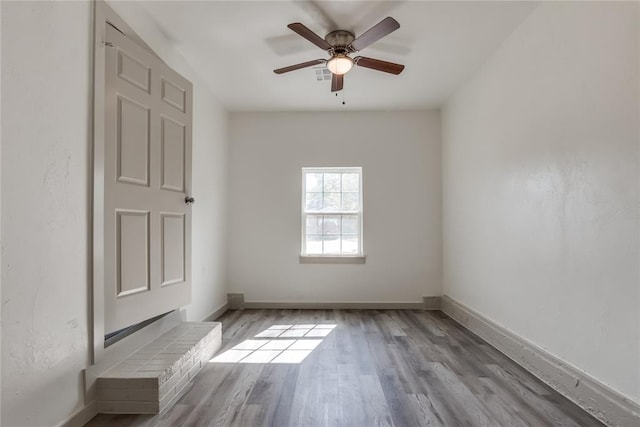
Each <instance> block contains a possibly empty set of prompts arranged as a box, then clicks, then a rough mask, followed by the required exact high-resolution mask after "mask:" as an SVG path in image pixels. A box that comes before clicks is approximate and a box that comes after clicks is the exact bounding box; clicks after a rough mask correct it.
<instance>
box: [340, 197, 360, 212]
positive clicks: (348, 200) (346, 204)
mask: <svg viewBox="0 0 640 427" xmlns="http://www.w3.org/2000/svg"><path fill="white" fill-rule="evenodd" d="M359 209H360V194H359V193H342V210H343V211H347V212H349V211H350V212H357V211H358V210H359Z"/></svg>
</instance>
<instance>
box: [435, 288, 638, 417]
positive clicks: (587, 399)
mask: <svg viewBox="0 0 640 427" xmlns="http://www.w3.org/2000/svg"><path fill="white" fill-rule="evenodd" d="M441 310H442V311H443V312H444V313H445V314H447V315H448V316H449V317H451V318H452V319H453V320H455V321H456V322H458V323H459V324H460V325H462V326H463V327H465V328H467V329H468V330H470V331H471V332H473V333H474V334H476V335H478V336H479V337H480V338H482V339H483V340H485V341H486V342H488V343H489V344H491V345H492V346H494V347H495V348H496V349H498V350H499V351H501V352H502V353H504V354H505V355H506V356H507V357H509V358H510V359H512V360H513V361H514V362H516V363H517V364H518V365H520V366H522V367H523V368H524V369H526V370H527V371H529V372H531V373H532V374H533V375H535V376H536V377H537V378H539V379H540V380H541V381H543V382H544V383H546V384H547V385H549V386H550V387H551V388H553V389H554V390H556V391H557V392H559V393H560V394H562V395H563V396H565V397H567V398H568V399H569V400H571V401H573V402H574V403H576V404H577V405H578V406H580V407H581V408H582V409H584V410H585V411H587V412H588V413H590V414H591V415H593V416H594V417H596V418H598V419H599V420H600V421H602V422H603V423H605V424H607V425H611V426H613V425H615V426H636V425H640V405H639V404H638V403H636V402H634V401H632V400H631V399H629V398H627V397H625V396H623V395H622V394H620V393H619V392H617V391H615V390H613V389H611V388H610V387H608V386H607V385H605V384H603V383H602V382H600V381H599V380H597V379H595V378H593V377H592V376H590V375H588V374H587V373H586V372H584V371H582V370H580V369H578V368H576V367H575V366H572V365H571V364H569V363H568V362H566V361H564V360H562V359H560V358H558V357H557V356H555V355H553V354H551V353H549V352H548V351H546V350H544V349H542V348H540V347H538V346H537V345H535V344H534V343H532V342H530V341H528V340H526V339H524V338H523V337H521V336H519V335H517V334H515V333H514V332H512V331H510V330H508V329H506V328H504V327H503V326H500V325H498V324H496V323H494V322H493V321H491V320H489V319H487V318H486V317H484V316H483V315H482V314H480V313H478V312H476V311H474V310H472V309H471V308H469V307H467V306H465V305H464V304H462V303H460V302H458V301H456V300H454V299H452V298H451V297H449V296H447V295H444V296H442V308H441Z"/></svg>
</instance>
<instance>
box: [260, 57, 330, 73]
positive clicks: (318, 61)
mask: <svg viewBox="0 0 640 427" xmlns="http://www.w3.org/2000/svg"><path fill="white" fill-rule="evenodd" d="M325 62H327V61H326V60H325V59H316V60H313V61H307V62H302V63H300V64H296V65H289V66H288V67H283V68H278V69H277V70H273V72H274V73H276V74H282V73H288V72H289V71H294V70H299V69H300V68H307V67H311V66H312V65H319V64H324V63H325Z"/></svg>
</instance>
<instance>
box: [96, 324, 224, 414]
mask: <svg viewBox="0 0 640 427" xmlns="http://www.w3.org/2000/svg"><path fill="white" fill-rule="evenodd" d="M221 342H222V327H221V324H220V323H219V322H183V323H181V324H180V325H178V326H176V327H175V328H173V329H172V330H170V331H169V332H167V333H165V334H164V335H162V336H161V337H159V338H158V339H156V340H155V341H153V342H151V343H150V344H148V345H147V346H145V347H143V348H142V349H140V350H138V351H137V352H135V353H133V354H132V355H131V356H129V357H128V358H127V359H125V360H123V361H122V362H121V363H119V364H118V365H116V366H114V367H113V368H112V369H110V370H109V371H107V372H105V373H104V374H102V375H101V376H100V377H99V378H98V380H97V400H98V412H100V413H104V414H157V413H159V412H162V411H164V410H165V409H167V408H168V407H170V406H172V405H173V403H175V401H176V400H177V398H178V397H179V396H180V393H181V391H182V390H183V389H184V388H185V386H186V385H187V384H188V383H189V382H190V381H191V380H192V379H193V378H194V377H195V376H196V375H197V374H198V372H199V371H200V369H202V367H203V366H204V365H205V364H206V363H207V362H208V361H209V360H210V359H211V357H212V356H213V354H214V353H215V352H216V351H218V349H220V346H221Z"/></svg>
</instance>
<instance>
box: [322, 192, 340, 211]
mask: <svg viewBox="0 0 640 427" xmlns="http://www.w3.org/2000/svg"><path fill="white" fill-rule="evenodd" d="M324 210H325V211H330V212H337V211H339V210H340V193H324Z"/></svg>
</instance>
